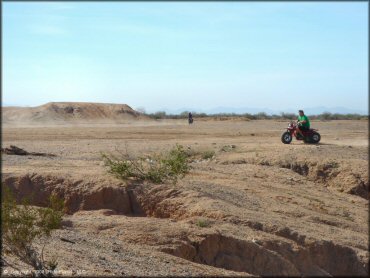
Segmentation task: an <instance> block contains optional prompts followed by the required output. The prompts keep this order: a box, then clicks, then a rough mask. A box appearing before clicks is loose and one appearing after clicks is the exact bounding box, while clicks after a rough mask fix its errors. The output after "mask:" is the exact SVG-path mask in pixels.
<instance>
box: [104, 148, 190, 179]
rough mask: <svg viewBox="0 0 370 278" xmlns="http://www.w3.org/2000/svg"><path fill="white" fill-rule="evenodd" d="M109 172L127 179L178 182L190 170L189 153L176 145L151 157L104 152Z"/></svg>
mask: <svg viewBox="0 0 370 278" xmlns="http://www.w3.org/2000/svg"><path fill="white" fill-rule="evenodd" d="M102 157H103V160H104V163H105V166H107V167H108V168H109V170H108V172H109V173H111V174H113V175H114V176H116V177H117V178H120V179H122V180H127V179H129V178H135V179H139V180H149V181H151V182H154V183H161V182H164V181H166V180H171V181H173V183H176V182H177V180H178V178H179V177H183V176H184V175H185V174H186V173H187V172H188V171H189V169H190V168H189V165H188V155H187V154H186V153H185V151H184V148H183V146H181V145H176V146H175V147H174V148H173V149H171V150H170V152H169V153H167V154H155V155H152V156H150V157H138V158H132V157H130V156H129V155H128V154H127V152H126V154H121V156H120V157H117V156H114V155H108V154H102Z"/></svg>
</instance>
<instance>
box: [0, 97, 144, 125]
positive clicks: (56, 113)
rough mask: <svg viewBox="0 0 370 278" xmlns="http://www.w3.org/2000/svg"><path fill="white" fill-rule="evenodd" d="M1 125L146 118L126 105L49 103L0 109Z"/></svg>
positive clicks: (123, 120) (120, 120) (125, 120)
mask: <svg viewBox="0 0 370 278" xmlns="http://www.w3.org/2000/svg"><path fill="white" fill-rule="evenodd" d="M2 117H3V123H27V124H32V123H33V124H37V123H42V124H45V123H82V122H87V123H88V122H94V123H96V122H102V123H109V122H112V123H119V122H128V121H132V120H139V119H145V120H148V117H146V116H145V115H143V114H141V113H139V112H137V111H135V110H134V109H132V108H131V107H130V106H128V105H126V104H111V103H91V102H49V103H46V104H44V105H40V106H36V107H2Z"/></svg>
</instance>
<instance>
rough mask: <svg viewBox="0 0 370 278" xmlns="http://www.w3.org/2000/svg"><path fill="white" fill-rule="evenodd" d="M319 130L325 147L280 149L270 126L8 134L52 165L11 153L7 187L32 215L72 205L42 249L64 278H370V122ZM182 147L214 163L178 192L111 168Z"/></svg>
mask: <svg viewBox="0 0 370 278" xmlns="http://www.w3.org/2000/svg"><path fill="white" fill-rule="evenodd" d="M312 125H313V127H314V128H318V129H319V132H320V133H321V136H322V140H321V143H320V144H319V145H309V144H304V143H303V142H301V141H295V140H293V142H292V143H291V144H290V145H284V144H282V143H281V141H280V136H281V134H282V132H283V131H284V129H285V128H286V126H287V122H286V121H272V120H266V121H265V120H257V121H242V120H233V121H214V120H209V121H197V119H195V123H194V124H193V125H190V126H189V125H188V124H187V123H186V122H185V121H183V120H166V121H136V122H131V123H127V124H116V125H114V124H101V125H87V124H85V125H61V124H59V125H49V126H29V125H24V126H22V125H17V126H16V127H15V126H14V125H10V124H8V125H7V124H5V125H3V129H2V136H3V137H2V147H9V145H15V146H17V147H20V148H22V149H25V150H26V151H28V152H42V153H51V154H54V155H55V156H42V157H41V156H37V157H36V156H31V155H27V156H17V155H7V154H2V174H3V175H2V180H3V184H4V185H5V186H9V187H11V188H12V189H13V190H14V191H15V192H16V193H17V194H18V196H25V195H27V194H30V193H33V195H34V197H35V198H34V201H33V202H34V204H35V205H41V206H42V205H45V201H46V199H47V197H48V196H49V195H50V194H51V193H56V194H58V195H59V196H61V197H63V198H64V199H65V205H66V209H67V212H68V214H66V215H65V217H64V226H63V228H62V229H60V230H57V231H55V233H54V234H53V236H52V238H51V240H50V241H49V243H48V245H47V246H46V249H45V256H46V259H48V258H51V257H52V256H57V258H58V262H59V264H58V268H57V270H59V271H60V273H62V274H64V275H68V276H69V275H72V274H73V275H90V276H91V275H106V276H108V275H109V276H111V275H140V276H161V275H172V276H173V275H180V276H200V275H201V276H205V275H211V276H221V275H226V276H235V275H242V276H249V275H252V276H265V275H275V276H276V275H277V276H285V275H289V276H296V275H300V276H302V275H303V276H307V275H315V276H330V275H335V276H337V275H347V276H351V275H357V276H366V275H367V274H368V265H367V262H368V258H369V254H368V247H369V242H368V237H369V230H368V208H369V207H368V200H369V182H368V122H367V121H328V122H320V121H318V122H315V121H314V122H313V123H312ZM176 143H178V144H181V145H183V146H184V147H185V148H188V149H190V150H194V151H195V152H196V151H210V150H214V152H215V156H214V157H213V158H211V159H202V158H199V159H194V160H193V161H192V162H191V167H192V169H191V171H190V172H189V174H187V175H186V176H185V177H184V178H183V179H181V180H180V181H179V182H178V183H177V184H176V185H173V184H159V185H154V184H151V183H147V182H138V181H134V180H131V181H129V182H124V181H121V180H118V179H116V178H114V177H112V176H111V175H109V174H108V173H107V171H106V168H105V167H104V165H103V162H102V159H101V152H105V153H115V152H116V151H117V150H118V151H123V152H125V151H126V150H127V151H128V152H129V153H130V154H132V155H142V154H150V153H155V152H160V151H166V150H169V149H170V148H171V147H172V146H174V145H175V144H176ZM65 239H68V241H66V240H65ZM10 259H12V258H10ZM19 265H20V266H21V264H20V263H19ZM22 267H23V266H22ZM6 269H8V268H5V270H6ZM8 270H9V269H8Z"/></svg>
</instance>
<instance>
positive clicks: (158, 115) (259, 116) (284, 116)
mask: <svg viewBox="0 0 370 278" xmlns="http://www.w3.org/2000/svg"><path fill="white" fill-rule="evenodd" d="M141 112H142V113H143V114H145V115H146V116H148V117H150V118H152V119H156V120H159V119H187V118H188V115H189V111H184V112H182V113H180V114H167V113H166V112H165V111H158V112H155V113H145V112H144V111H141ZM192 114H193V117H194V118H212V117H219V118H233V117H238V118H247V119H249V120H270V119H273V120H296V119H297V114H294V113H280V114H272V115H269V114H267V113H265V112H259V113H255V114H251V113H242V114H237V113H217V114H206V113H197V112H192ZM308 117H309V118H310V119H311V120H324V121H325V120H364V119H368V118H369V116H368V115H361V114H355V113H349V114H340V113H330V112H323V113H321V114H317V115H308Z"/></svg>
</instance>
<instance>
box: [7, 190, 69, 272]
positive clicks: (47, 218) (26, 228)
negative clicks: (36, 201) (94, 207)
mask: <svg viewBox="0 0 370 278" xmlns="http://www.w3.org/2000/svg"><path fill="white" fill-rule="evenodd" d="M49 201H50V206H49V207H48V208H40V207H33V206H30V205H29V203H28V201H27V200H25V199H23V200H21V205H18V204H17V202H16V200H15V198H14V196H13V194H12V192H11V191H10V189H9V188H8V187H3V190H2V203H1V225H2V240H3V252H4V253H5V254H10V255H13V256H15V257H16V258H18V259H19V260H20V261H22V262H24V263H26V264H28V265H29V266H31V267H32V268H33V269H34V270H35V271H36V273H33V276H45V275H44V274H43V273H44V272H47V273H48V274H49V276H51V275H52V272H51V273H50V271H53V270H55V268H56V267H57V262H56V260H54V259H53V260H52V261H49V262H46V261H44V258H43V250H44V247H45V245H46V243H45V242H46V239H47V238H48V237H50V235H51V232H52V231H53V230H55V229H58V228H60V226H61V222H62V216H63V212H62V211H63V207H64V204H63V200H60V199H59V198H57V197H56V196H54V195H52V196H51V197H50V199H49ZM36 240H40V241H41V243H42V245H43V247H42V250H41V252H38V250H37V248H36V247H35V242H36ZM1 260H2V262H3V263H4V264H5V265H8V266H10V267H12V268H14V269H16V270H18V269H17V268H16V267H14V266H13V265H12V264H10V263H9V262H7V261H6V259H5V258H4V257H2V259H1Z"/></svg>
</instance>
